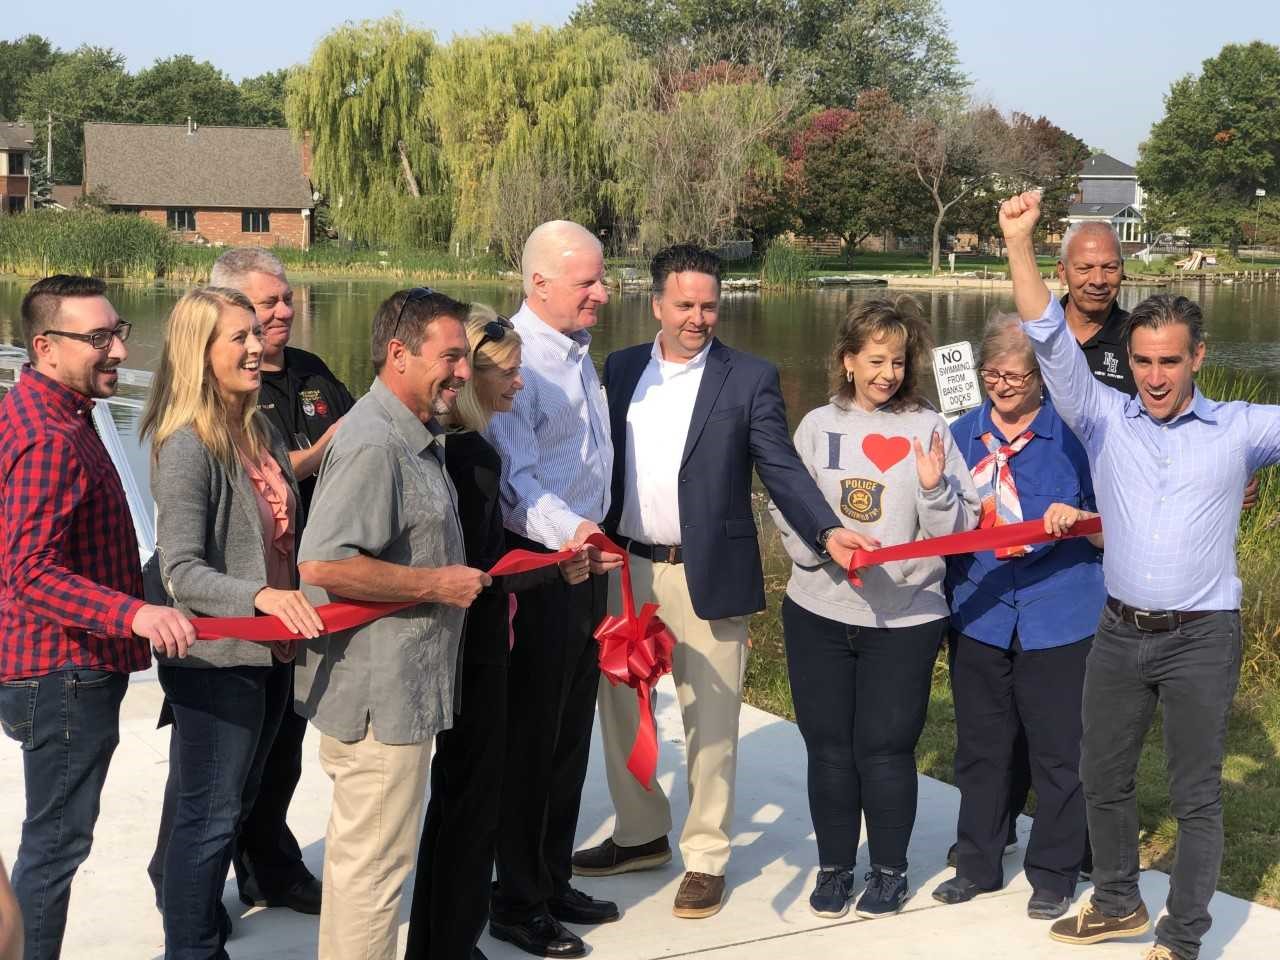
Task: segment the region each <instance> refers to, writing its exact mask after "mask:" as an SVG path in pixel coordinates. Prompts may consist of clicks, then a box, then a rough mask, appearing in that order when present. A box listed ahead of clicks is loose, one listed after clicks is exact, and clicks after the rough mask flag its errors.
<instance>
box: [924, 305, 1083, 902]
mask: <svg viewBox="0 0 1280 960" xmlns="http://www.w3.org/2000/svg"><path fill="white" fill-rule="evenodd" d="M978 356H979V360H978V364H979V368H980V370H979V373H980V374H981V376H982V381H983V383H984V385H985V386H986V390H987V399H986V401H985V402H984V403H983V404H982V406H981V407H979V408H977V409H975V410H971V411H969V412H968V413H966V414H965V415H964V416H962V417H960V418H959V419H958V420H956V422H955V423H953V424H952V425H951V432H952V436H953V437H954V438H955V442H956V446H957V447H958V448H959V449H960V452H961V453H962V454H963V455H964V458H965V462H966V463H967V464H968V465H969V468H970V469H971V470H972V472H973V480H974V484H975V485H976V486H977V488H978V492H979V494H980V495H981V497H982V516H981V520H980V521H979V526H980V527H983V528H986V527H995V526H999V525H1001V524H1007V523H1019V522H1021V521H1023V520H1031V519H1035V518H1038V517H1043V518H1044V528H1045V531H1046V532H1048V533H1054V534H1059V535H1061V534H1064V533H1067V532H1068V531H1069V530H1070V529H1071V527H1072V526H1074V525H1075V523H1077V522H1078V521H1079V520H1082V519H1084V518H1086V517H1092V516H1096V514H1095V513H1094V512H1093V510H1094V495H1093V482H1092V480H1091V479H1090V476H1089V461H1088V457H1087V456H1086V454H1085V451H1084V448H1083V447H1082V446H1081V444H1080V441H1079V440H1077V439H1076V437H1075V435H1074V434H1073V433H1072V432H1071V431H1070V430H1069V429H1067V427H1066V425H1065V424H1063V422H1062V420H1061V418H1060V417H1059V416H1058V414H1057V411H1055V410H1054V408H1053V404H1052V403H1051V402H1050V400H1049V398H1048V397H1046V396H1045V394H1044V387H1043V385H1042V383H1041V380H1040V372H1039V367H1038V366H1037V364H1036V357H1035V353H1034V352H1033V351H1032V349H1031V343H1030V341H1029V340H1028V339H1027V336H1026V334H1025V333H1023V331H1022V324H1021V322H1020V320H1019V319H1018V317H1017V316H1016V315H1012V314H996V315H995V316H993V317H992V318H991V320H990V321H989V322H988V323H987V327H986V331H985V333H984V334H983V338H982V344H981V347H980V348H979V351H978ZM1101 547H1102V540H1101V535H1095V536H1092V537H1089V538H1087V539H1086V538H1074V539H1067V540H1062V541H1060V542H1050V543H1045V544H1039V545H1037V546H1035V547H1014V548H1010V549H1006V550H999V551H995V552H990V551H987V552H983V553H975V554H970V555H965V556H960V557H953V558H951V559H950V561H949V562H948V568H947V586H948V589H949V592H950V596H951V628H952V635H951V686H952V691H953V694H954V697H955V711H956V739H957V745H956V760H955V765H956V785H957V786H958V787H959V788H960V819H959V824H958V829H957V843H956V875H955V877H953V878H952V879H950V880H947V881H945V882H944V883H942V884H941V885H940V886H938V888H937V889H935V890H934V891H933V896H934V899H935V900H939V901H941V902H942V903H962V902H964V901H966V900H970V899H972V898H973V897H974V896H976V895H977V894H979V893H985V892H988V891H992V890H998V889H1000V888H1001V887H1002V886H1004V869H1003V865H1002V863H1001V858H1002V856H1003V853H1004V847H1005V842H1006V838H1007V832H1008V830H1009V828H1010V821H1011V819H1012V818H1013V817H1016V816H1017V815H1018V813H1019V812H1021V811H1020V809H1018V810H1015V809H1012V806H1013V804H1014V803H1016V802H1017V801H1016V800H1014V801H1012V802H1011V800H1010V784H1011V781H1012V780H1014V779H1016V775H1015V773H1014V770H1015V769H1016V766H1017V765H1018V763H1019V758H1018V757H1016V756H1015V754H1014V751H1015V749H1016V744H1017V743H1018V742H1019V741H1020V740H1021V738H1020V736H1019V734H1020V732H1021V731H1024V730H1025V737H1026V739H1025V743H1026V749H1027V752H1028V760H1029V766H1030V773H1031V785H1032V786H1033V787H1034V788H1035V791H1036V813H1035V819H1034V822H1033V825H1032V828H1031V839H1030V842H1029V843H1028V844H1027V853H1026V858H1025V862H1024V867H1025V870H1026V873H1027V879H1028V880H1029V881H1030V882H1031V890H1032V893H1031V899H1030V901H1029V902H1028V904H1027V914H1028V916H1030V917H1031V918H1032V919H1040V920H1049V919H1053V918H1056V917H1060V916H1062V914H1063V913H1065V912H1066V910H1067V906H1068V905H1069V904H1070V902H1071V898H1072V897H1073V896H1074V895H1075V888H1076V879H1077V874H1078V872H1079V869H1080V866H1081V862H1082V858H1083V857H1084V855H1085V852H1086V846H1087V843H1088V840H1087V836H1086V831H1085V807H1084V795H1083V792H1082V789H1081V786H1080V778H1079V772H1078V771H1079V765H1080V737H1081V732H1082V731H1081V721H1080V701H1081V697H1082V695H1083V691H1084V669H1085V659H1086V657H1087V656H1088V653H1089V647H1090V640H1091V639H1092V636H1093V631H1094V628H1095V627H1096V626H1097V623H1098V619H1099V617H1100V616H1101V613H1102V605H1103V603H1104V602H1105V601H1106V590H1105V588H1104V586H1103V581H1102V553H1101ZM1019 792H1020V793H1021V794H1022V795H1023V796H1024V797H1025V791H1019Z"/></svg>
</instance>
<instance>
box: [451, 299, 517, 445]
mask: <svg viewBox="0 0 1280 960" xmlns="http://www.w3.org/2000/svg"><path fill="white" fill-rule="evenodd" d="M497 319H498V314H497V313H496V312H495V311H494V309H493V307H490V306H486V305H485V304H483V303H473V304H472V305H471V311H470V312H469V313H468V314H467V320H466V323H465V324H464V327H465V328H466V331H467V346H468V347H469V348H470V350H471V379H470V380H468V381H467V382H466V383H465V384H464V385H463V387H462V389H461V390H459V391H458V401H457V404H456V405H455V406H454V418H455V419H456V421H457V423H458V425H459V426H461V427H465V428H466V429H468V430H475V431H483V430H484V429H485V428H486V427H488V426H489V421H490V420H491V419H493V411H492V410H490V409H489V408H488V407H486V406H485V405H484V404H482V403H481V402H480V397H479V396H477V395H476V385H475V376H476V374H477V373H478V372H479V371H481V370H484V369H488V368H490V367H510V366H514V365H515V364H516V362H517V358H518V357H519V355H520V344H521V340H520V334H518V333H516V330H515V328H514V327H508V328H507V331H506V333H504V334H503V335H502V339H501V340H487V341H485V344H484V346H483V347H481V348H480V349H479V350H477V349H476V347H477V346H479V344H480V341H481V340H484V328H485V325H486V324H488V323H492V322H493V321H495V320H497ZM503 319H504V320H505V319H506V318H505V317H504V318H503Z"/></svg>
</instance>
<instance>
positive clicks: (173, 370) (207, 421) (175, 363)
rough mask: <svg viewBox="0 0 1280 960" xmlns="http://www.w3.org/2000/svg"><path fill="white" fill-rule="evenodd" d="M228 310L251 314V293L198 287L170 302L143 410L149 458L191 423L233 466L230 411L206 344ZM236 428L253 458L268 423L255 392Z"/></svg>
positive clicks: (223, 461)
mask: <svg viewBox="0 0 1280 960" xmlns="http://www.w3.org/2000/svg"><path fill="white" fill-rule="evenodd" d="M231 309H236V310H245V311H248V313H249V315H250V316H253V315H254V312H253V304H252V303H250V302H249V298H248V297H246V296H245V295H244V294H243V293H241V292H240V291H238V290H231V289H228V288H226V287H197V288H196V289H194V290H192V291H190V292H189V293H187V294H186V295H185V296H184V297H183V298H182V299H181V300H179V301H178V302H177V303H176V304H174V307H173V311H172V312H171V313H170V314H169V319H168V320H167V321H166V322H165V330H164V351H163V353H161V355H160V369H159V370H157V371H156V375H155V379H154V380H153V381H152V384H151V394H150V395H149V396H148V397H147V406H146V409H145V410H144V411H143V414H142V427H141V431H140V433H141V435H142V437H143V438H144V439H145V438H146V437H148V436H149V437H150V438H151V459H152V462H155V459H156V457H157V456H158V455H159V452H160V448H161V447H162V446H164V444H165V441H167V440H168V439H169V438H170V437H172V436H173V435H174V434H175V433H177V432H178V431H179V430H181V429H182V428H183V427H186V426H190V427H191V428H192V429H193V430H195V432H196V436H198V437H199V438H200V442H201V443H203V444H204V445H205V447H207V448H208V450H209V452H210V453H212V454H213V455H214V457H215V458H216V459H217V460H218V461H219V462H220V463H221V464H222V465H223V466H224V467H226V468H227V469H228V470H234V469H235V467H236V445H235V440H234V439H233V434H232V430H231V417H230V411H229V410H228V409H227V406H226V404H225V403H224V402H223V399H222V394H221V393H219V392H218V386H217V383H216V382H215V381H214V378H213V375H212V373H211V371H210V369H209V347H210V346H211V345H212V344H213V341H214V338H215V337H217V335H218V321H219V320H220V319H221V318H222V314H223V313H224V312H225V311H227V310H231ZM239 427H240V430H241V432H242V434H243V436H244V443H245V446H246V448H247V449H246V450H245V453H246V454H248V456H249V457H250V458H252V459H255V460H256V459H257V458H258V457H259V456H261V452H262V448H263V447H264V446H266V444H267V428H266V423H265V421H264V420H263V419H262V414H260V413H259V412H258V396H257V393H256V392H255V393H254V394H253V395H252V396H250V397H249V398H248V399H247V400H246V402H245V405H244V414H243V419H242V421H241V423H240V424H239Z"/></svg>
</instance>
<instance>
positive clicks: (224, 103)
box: [130, 54, 241, 126]
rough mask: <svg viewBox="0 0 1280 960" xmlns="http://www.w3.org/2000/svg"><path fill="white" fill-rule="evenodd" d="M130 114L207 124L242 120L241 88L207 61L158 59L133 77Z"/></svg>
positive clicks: (140, 118)
mask: <svg viewBox="0 0 1280 960" xmlns="http://www.w3.org/2000/svg"><path fill="white" fill-rule="evenodd" d="M131 86H132V94H133V97H132V99H133V106H132V110H131V111H130V113H131V117H130V119H132V120H133V121H134V122H136V123H184V122H185V121H186V119H187V117H191V118H192V119H193V120H194V121H196V122H197V123H200V124H204V125H206V126H229V125H235V124H238V123H240V119H241V101H240V89H239V88H238V87H237V86H236V85H235V84H234V83H232V82H231V80H230V79H228V78H227V75H226V74H224V73H223V72H222V71H221V70H219V69H218V68H217V67H215V66H214V65H213V64H212V63H209V62H208V61H207V60H200V61H198V60H196V59H195V58H194V57H190V56H188V55H186V54H182V55H180V56H176V57H169V58H168V59H165V60H157V61H156V62H155V63H154V64H152V65H151V66H150V67H147V68H146V69H145V70H141V71H139V72H138V73H137V74H136V75H134V77H133V79H132V83H131Z"/></svg>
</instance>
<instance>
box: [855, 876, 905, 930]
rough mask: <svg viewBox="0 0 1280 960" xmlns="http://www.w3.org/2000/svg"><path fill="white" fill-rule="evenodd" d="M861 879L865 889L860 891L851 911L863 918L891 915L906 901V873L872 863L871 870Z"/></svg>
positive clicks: (871, 918) (869, 918) (870, 918)
mask: <svg viewBox="0 0 1280 960" xmlns="http://www.w3.org/2000/svg"><path fill="white" fill-rule="evenodd" d="M863 879H864V880H866V881H867V889H865V890H863V891H862V896H861V897H859V898H858V905H857V906H856V907H854V908H853V912H854V913H856V914H857V915H858V916H860V917H862V918H863V919H864V920H875V919H878V918H879V917H888V916H892V915H893V914H895V913H897V912H898V911H899V910H901V909H902V905H903V904H904V903H906V902H907V875H906V873H904V872H903V871H901V870H890V869H889V868H888V867H877V866H876V865H875V864H872V865H871V872H870V873H868V874H867V875H866V876H865V877H864V878H863Z"/></svg>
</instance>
